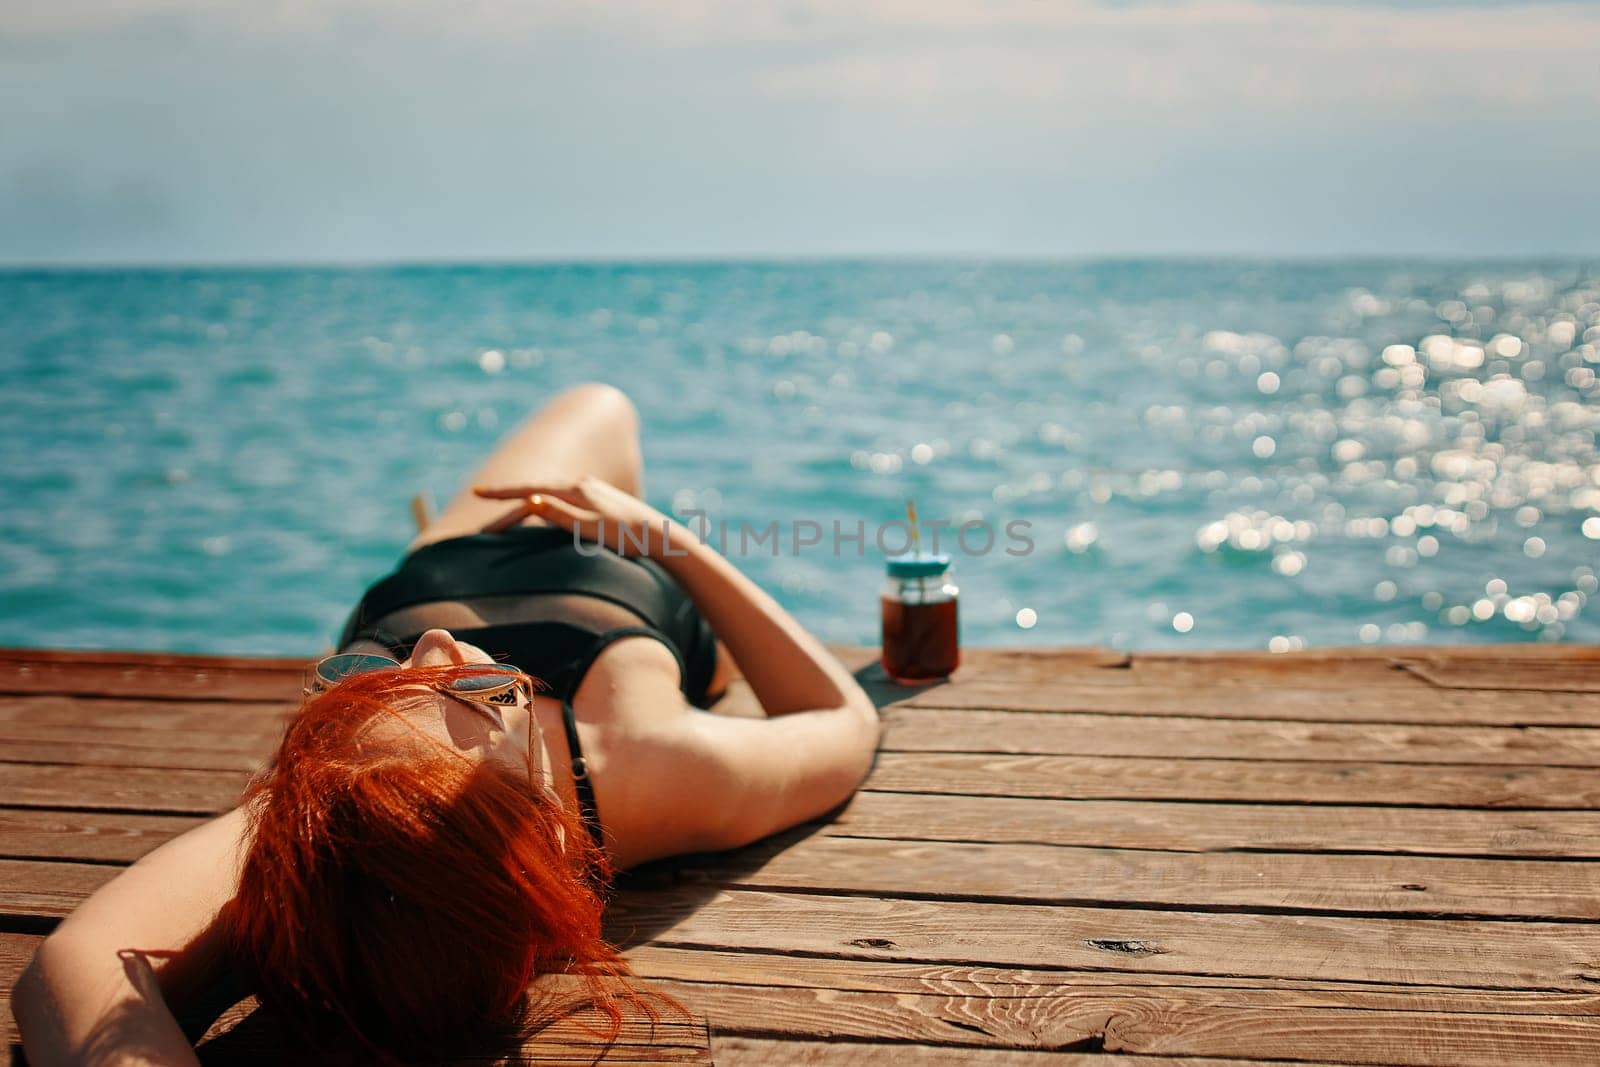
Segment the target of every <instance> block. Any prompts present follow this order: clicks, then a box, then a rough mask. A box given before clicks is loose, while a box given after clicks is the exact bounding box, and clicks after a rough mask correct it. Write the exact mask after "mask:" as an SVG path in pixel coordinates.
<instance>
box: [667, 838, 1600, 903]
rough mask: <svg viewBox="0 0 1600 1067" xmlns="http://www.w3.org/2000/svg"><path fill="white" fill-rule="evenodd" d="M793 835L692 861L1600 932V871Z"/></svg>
mask: <svg viewBox="0 0 1600 1067" xmlns="http://www.w3.org/2000/svg"><path fill="white" fill-rule="evenodd" d="M793 837H794V835H793V834H790V835H786V836H785V837H781V838H778V839H773V840H769V841H767V842H763V843H760V844H757V845H753V846H751V847H749V848H746V849H744V850H742V851H741V852H739V853H738V854H736V855H735V856H731V857H728V858H727V859H726V860H718V859H716V858H707V859H704V860H695V861H688V862H684V863H682V864H681V865H679V866H677V867H676V868H675V869H674V871H673V876H674V877H675V878H677V879H679V880H682V881H686V882H699V883H703V884H706V885H714V886H722V885H741V886H747V887H750V888H758V889H793V890H806V889H811V888H815V887H817V886H826V887H828V888H829V889H831V890H832V891H834V892H842V893H858V894H870V895H881V896H908V897H923V896H926V897H940V898H952V897H962V898H966V899H970V900H993V901H1018V902H1023V901H1026V902H1037V903H1051V904H1088V905H1103V904H1133V905H1138V906H1141V907H1152V906H1161V907H1169V908H1183V909H1201V910H1208V909H1209V910H1229V911H1295V912H1306V913H1317V914H1373V915H1402V914H1406V915H1410V914H1416V915H1454V916H1474V917H1475V916H1489V917H1500V916H1504V917H1523V918H1538V919H1578V920H1587V921H1600V864H1596V863H1585V862H1583V861H1572V862H1568V861H1562V860H1513V859H1506V860H1486V859H1456V858H1439V857H1429V856H1367V855H1339V856H1331V855H1319V854H1314V853H1313V854H1308V853H1300V852H1245V853H1229V852H1204V853H1183V852H1137V851H1131V850H1117V849H1091V848H1070V847H1064V846H1053V845H982V844H965V843H954V842H942V841H939V842H896V841H870V840H860V839H855V838H843V837H827V836H824V835H813V836H810V837H808V838H806V839H804V840H801V841H799V842H795V841H793Z"/></svg>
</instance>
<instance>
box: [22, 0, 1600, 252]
mask: <svg viewBox="0 0 1600 1067" xmlns="http://www.w3.org/2000/svg"><path fill="white" fill-rule="evenodd" d="M24 8H26V10H24ZM1597 38H1600V12H1597V11H1596V10H1594V9H1593V8H1589V7H1575V6H1571V5H1562V4H1544V3H1535V4H1524V5H1517V6H1515V7H1498V6H1484V5H1454V6H1438V5H1429V4H1422V5H1398V4H1396V5H1388V6H1384V5H1376V4H1365V3H1354V4H1343V3H1336V2H1333V3H1310V2H1308V3H1270V4H1269V3H1261V2H1250V0H1216V2H1194V3H1182V2H1173V3H1138V4H1114V3H1106V2H1099V0H1061V2H1059V3H1051V2H1040V0H991V2H987V3H980V2H977V0H971V2H956V0H798V2H789V3H778V4H749V3H736V2H733V0H698V2H693V3H670V2H665V0H660V2H645V0H599V2H595V3H588V4H566V5H555V4H535V3H526V2H512V0H479V2H477V3H468V4H459V5H445V4H441V3H423V2H421V0H384V2H381V3H380V2H379V0H329V2H327V3H310V2H297V3H284V2H279V3H271V2H268V3H262V4H258V5H244V4H233V3H228V4H224V3H217V2H206V0H128V2H113V0H62V2H61V3H57V4H54V5H44V4H36V5H9V6H6V7H4V8H0V98H3V99H6V100H8V101H23V102H24V103H23V105H22V106H20V107H13V108H11V109H9V110H8V112H7V114H6V115H5V116H4V118H3V119H0V122H4V123H5V137H3V138H0V194H3V193H4V188H5V183H6V182H12V183H13V185H12V186H11V192H10V194H8V195H9V196H10V198H11V199H13V200H15V202H16V204H17V205H19V206H18V207H16V208H14V209H12V210H11V213H10V214H9V215H6V216H5V217H4V218H0V223H3V224H4V225H5V226H6V227H7V228H9V233H8V234H7V237H8V241H9V243H8V245H7V247H4V248H0V257H4V258H9V259H13V260H15V259H19V258H23V259H37V258H72V257H76V256H83V255H105V256H117V257H122V258H128V257H132V256H136V255H138V254H140V253H141V252H142V253H143V254H145V255H148V256H153V257H158V258H167V257H184V256H190V257H200V258H231V259H249V258H263V257H265V258H327V257H332V258H348V257H368V258H387V257H393V256H418V255H420V256H474V255H576V254H591V255H593V254H607V255H629V254H638V253H649V254H674V253H715V252H719V251H720V252H765V253H778V254H781V253H784V252H806V253H824V252H829V251H845V252H872V251H878V252H905V251H914V252H932V251H939V250H946V251H997V252H1003V251H1007V250H1010V251H1016V252H1024V251H1025V252H1028V253H1045V252H1052V251H1053V252H1057V253H1060V254H1073V253H1082V252H1094V251H1128V250H1140V251H1161V250H1169V251H1170V250H1179V251H1204V250H1207V249H1213V250H1215V249H1221V250H1228V251H1238V250H1246V251H1262V252H1271V251H1274V250H1277V251H1284V250H1290V251H1315V250H1318V249H1322V250H1328V249H1339V250H1350V249H1362V248H1365V249H1379V250H1382V249H1385V248H1388V249H1409V250H1417V251H1432V252H1438V251H1444V250H1461V249H1468V248H1492V249H1496V250H1500V251H1504V250H1507V249H1510V248H1512V247H1518V248H1524V249H1533V250H1551V249H1555V248H1561V249H1572V248H1585V249H1600V233H1596V232H1595V227H1596V224H1595V223H1594V222H1592V221H1590V213H1589V212H1588V207H1587V205H1588V203H1589V202H1590V200H1591V199H1592V196H1591V194H1589V193H1588V192H1587V191H1586V190H1585V183H1584V181H1583V179H1582V175H1583V173H1584V172H1585V170H1586V169H1589V170H1592V169H1594V168H1595V167H1596V166H1600V146H1596V145H1594V144H1593V143H1591V142H1586V141H1584V140H1583V139H1582V138H1581V137H1578V136H1575V135H1574V132H1573V131H1575V130H1580V129H1583V128H1586V126H1585V124H1587V123H1591V122H1592V111H1593V102H1594V100H1595V99H1597V98H1600V67H1597V65H1596V64H1595V63H1594V61H1593V59H1592V55H1591V52H1590V47H1591V42H1592V41H1593V40H1595V39H1597ZM16 175H22V177H21V178H17V177H15V176H16ZM30 175H31V176H30ZM40 175H44V176H46V177H44V178H40V177H39V176H40ZM8 176H12V177H8ZM17 182H20V185H18V184H16V183H17ZM52 185H59V186H60V191H59V195H56V196H55V199H54V200H52V199H51V196H52V195H55V194H51V193H50V187H51V186H52ZM141 188H142V189H143V190H144V192H143V193H139V194H137V195H135V194H134V193H133V192H130V190H137V189H141ZM19 190H20V192H19ZM30 190H31V191H30ZM1504 205H1515V212H1514V213H1512V212H1510V210H1509V209H1507V211H1506V212H1504V213H1503V214H1504V215H1505V217H1504V218H1501V217H1500V214H1497V212H1500V211H1501V208H1502V207H1503V206H1504ZM24 216H26V218H24ZM29 220H33V221H29ZM140 220H143V221H140ZM1464 220H1465V221H1464ZM19 235H20V239H21V240H22V241H23V243H17V242H18V240H19Z"/></svg>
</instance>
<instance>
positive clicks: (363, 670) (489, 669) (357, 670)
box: [306, 652, 533, 719]
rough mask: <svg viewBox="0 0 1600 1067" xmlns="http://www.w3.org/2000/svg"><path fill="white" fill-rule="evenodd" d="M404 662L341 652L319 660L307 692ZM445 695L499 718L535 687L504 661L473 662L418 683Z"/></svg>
mask: <svg viewBox="0 0 1600 1067" xmlns="http://www.w3.org/2000/svg"><path fill="white" fill-rule="evenodd" d="M401 668H402V664H401V663H400V661H399V660H397V659H395V658H394V657H393V656H384V655H380V654H378V653H376V652H341V653H340V654H339V655H337V656H329V657H328V658H327V659H325V660H322V661H321V662H319V663H318V664H317V665H316V667H314V668H313V669H312V671H311V674H310V677H309V678H308V680H307V684H306V695H307V696H311V695H313V694H315V693H321V692H323V691H324V690H327V689H331V688H333V687H334V686H336V685H338V684H339V683H340V682H342V681H344V680H345V679H346V678H352V677H354V676H355V675H358V674H372V673H374V672H377V671H395V670H400V669H401ZM418 684H420V685H425V686H427V687H428V688H430V689H435V690H437V691H438V692H441V693H443V694H445V695H446V696H452V697H455V698H456V699H457V700H464V701H466V702H467V703H468V704H473V705H476V706H477V707H480V708H483V709H484V710H485V711H489V712H491V713H493V714H494V715H495V717H496V718H497V719H498V718H499V709H500V708H509V707H515V706H516V704H517V700H518V698H519V697H521V698H523V699H526V700H527V701H528V702H529V703H532V701H533V689H532V686H531V685H530V684H529V682H528V676H527V675H525V674H523V673H522V672H521V671H519V670H518V669H517V668H515V667H512V666H510V665H508V664H504V663H474V664H472V665H471V669H470V670H468V671H466V672H464V673H461V674H458V675H456V676H455V677H453V678H446V679H440V680H438V681H429V682H419V683H418Z"/></svg>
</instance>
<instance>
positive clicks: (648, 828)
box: [479, 478, 879, 862]
mask: <svg viewBox="0 0 1600 1067" xmlns="http://www.w3.org/2000/svg"><path fill="white" fill-rule="evenodd" d="M479 492H480V494H481V495H484V496H491V497H497V498H514V497H525V498H527V503H526V504H525V505H524V506H523V507H522V508H520V509H518V510H516V511H513V512H512V513H509V514H508V515H507V516H506V520H507V521H508V524H509V522H512V521H516V519H517V518H518V517H519V516H520V517H525V516H527V515H537V516H538V517H540V518H542V519H544V520H546V521H548V522H550V523H552V524H554V525H557V526H560V527H563V528H565V529H568V530H575V531H576V532H577V533H578V534H579V535H580V536H582V537H585V538H587V539H588V540H591V541H601V542H602V543H604V544H606V545H607V546H609V547H611V548H614V549H618V550H619V551H621V552H623V553H625V554H635V555H637V554H648V555H649V556H651V558H653V559H655V560H656V561H657V562H658V563H660V564H661V565H662V566H663V567H664V568H665V569H666V570H667V571H668V573H670V574H671V575H672V576H673V577H674V578H675V579H676V580H677V581H678V583H679V584H680V585H682V586H683V587H684V590H685V591H686V592H687V593H688V594H689V595H690V597H691V598H692V599H693V600H694V602H695V605H696V606H697V607H698V608H699V609H700V611H701V612H702V613H703V614H704V615H705V616H706V618H707V620H708V621H709V622H710V623H711V625H712V628H713V629H714V630H716V632H717V633H718V635H719V636H720V637H721V638H722V640H723V641H724V642H725V643H726V644H727V645H728V648H729V649H730V651H732V653H733V655H734V658H735V659H737V660H738V662H739V666H740V668H741V670H742V671H743V672H744V676H745V679H746V681H747V682H748V683H749V684H750V688H751V690H752V691H753V692H754V694H755V696H756V699H757V700H759V701H760V702H761V705H762V707H763V708H764V709H765V710H766V712H767V714H768V715H769V716H770V718H768V719H764V720H763V719H744V718H735V717H732V716H723V715H703V714H694V713H688V714H685V715H684V716H683V717H681V718H679V719H676V720H675V721H676V722H677V723H678V724H679V725H678V726H677V727H675V728H674V730H673V732H672V734H671V736H669V737H658V738H656V739H655V740H654V742H653V743H654V744H655V745H657V746H658V749H657V754H658V755H662V756H664V757H666V758H662V759H658V760H654V761H648V762H642V763H641V765H640V766H638V767H636V768H634V769H633V770H632V771H630V775H629V776H628V778H626V779H625V781H624V783H622V784H619V785H616V786H610V787H609V788H612V789H631V790H634V791H636V792H637V793H638V794H639V796H638V797H637V803H630V804H628V807H629V809H630V810H636V811H638V812H639V813H640V817H639V822H640V825H639V826H637V827H635V828H634V829H635V831H636V834H637V837H638V841H637V842H634V843H632V844H630V845H629V848H630V850H631V851H630V852H629V855H630V857H632V858H631V859H630V862H637V861H638V860H639V859H641V858H652V857H654V856H658V855H670V854H672V853H675V852H685V851H701V850H706V849H720V848H732V847H735V846H738V845H742V844H745V843H747V842H749V841H752V840H755V839H756V838H759V837H764V836H765V835H767V834H770V833H773V832H775V831H777V830H781V829H783V828H785V827H788V826H793V825H795V824H796V823H800V822H804V821H805V820H807V819H812V818H815V817H817V816H819V815H821V814H823V813H825V812H827V811H829V810H830V809H832V808H834V807H836V806H837V805H838V804H840V803H842V802H843V801H844V800H845V799H847V798H848V797H849V796H850V794H851V793H852V792H853V791H854V790H855V789H856V787H857V786H859V785H860V784H861V780H862V779H863V778H865V777H866V774H867V771H868V770H869V769H870V768H871V766H872V757H873V753H874V752H875V751H876V749H877V743H878V734H879V726H878V714H877V709H876V708H875V707H874V706H873V703H872V701H871V699H870V698H868V696H867V695H866V693H865V692H863V691H862V689H861V687H860V686H859V685H857V684H856V680H855V678H854V677H852V676H851V675H850V673H849V672H848V671H846V670H845V669H844V667H843V666H842V665H840V663H839V662H838V661H837V660H836V659H834V657H833V656H832V655H831V654H830V653H829V652H828V650H827V649H825V648H823V647H822V645H821V644H820V643H819V642H818V641H817V640H816V639H815V638H814V637H812V636H811V635H810V634H809V633H807V632H806V630H805V628H804V627H802V626H801V625H800V624H799V623H798V622H797V621H795V619H794V617H793V616H792V615H790V614H789V613H788V612H787V611H785V610H784V609H783V607H782V606H781V605H780V604H779V603H778V602H777V601H776V600H774V599H772V597H770V596H768V595H767V594H766V593H765V592H764V591H762V589H761V588H760V586H758V585H756V584H755V583H754V582H752V581H751V580H750V579H749V578H747V577H745V576H744V575H743V574H741V573H740V572H739V570H738V568H736V567H735V566H734V565H733V564H732V563H730V562H728V561H727V560H726V559H724V558H723V557H722V556H720V555H719V554H718V553H717V552H716V551H715V550H714V549H712V548H711V547H710V546H709V545H706V544H703V543H701V542H700V540H699V539H698V538H696V537H695V536H694V535H693V534H692V533H690V532H689V531H688V530H686V529H684V528H683V527H682V526H681V525H678V524H677V523H673V522H672V521H671V520H670V519H668V518H667V517H666V516H664V515H662V514H661V513H660V512H659V511H656V510H655V509H654V508H651V507H650V506H649V505H648V504H645V503H643V502H642V501H640V500H638V499H637V498H635V497H632V496H630V495H628V494H627V493H624V492H622V491H621V490H619V489H617V488H616V487H614V486H611V485H609V484H607V483H605V482H603V481H600V480H599V479H593V478H590V479H583V480H581V481H579V482H578V483H576V484H574V485H571V486H560V487H553V488H546V487H537V486H529V487H520V488H515V489H509V488H508V489H489V490H484V489H480V490H479ZM602 518H603V520H604V524H605V525H604V527H603V528H602V526H601V525H600V523H601V520H602ZM619 530H621V531H623V533H622V536H620V537H619ZM685 710H686V711H687V707H686V708H685ZM663 795H670V796H672V797H674V799H675V803H673V804H670V805H663V804H661V803H660V802H659V798H660V797H661V796H663ZM652 805H653V808H652ZM652 811H653V812H654V814H653V815H652V814H651V813H652ZM683 811H692V812H696V813H698V814H697V818H696V819H695V820H694V825H692V826H691V825H685V824H684V820H683V816H682V814H681V813H682V812H683ZM652 820H653V821H652ZM636 853H637V854H636Z"/></svg>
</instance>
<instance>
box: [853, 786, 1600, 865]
mask: <svg viewBox="0 0 1600 1067" xmlns="http://www.w3.org/2000/svg"><path fill="white" fill-rule="evenodd" d="M822 832H823V833H825V834H828V835H830V836H837V837H870V838H882V839H891V840H892V839H902V840H914V841H915V840H926V841H972V842H990V843H1012V844H1039V845H1086V846H1100V847H1108V848H1136V849H1166V850H1171V851H1176V852H1215V851H1237V850H1252V851H1273V852H1374V853H1382V852H1407V853H1423V854H1432V855H1458V856H1475V855H1476V856H1550V857H1566V858H1569V859H1600V812H1593V811H1493V810H1479V809H1470V808H1379V807H1356V806H1337V805H1307V804H1222V803H1183V802H1163V801H1121V800H1041V799H1027V798H1015V797H978V796H948V795H942V794H933V793H880V792H876V791H873V790H867V791H864V792H861V793H857V794H856V796H855V798H854V799H853V800H851V801H850V803H849V804H848V805H846V806H845V808H844V809H843V810H842V811H840V812H839V813H838V814H836V815H835V816H834V817H833V818H832V819H830V820H828V821H827V822H826V823H825V824H824V829H823V831H822Z"/></svg>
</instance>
